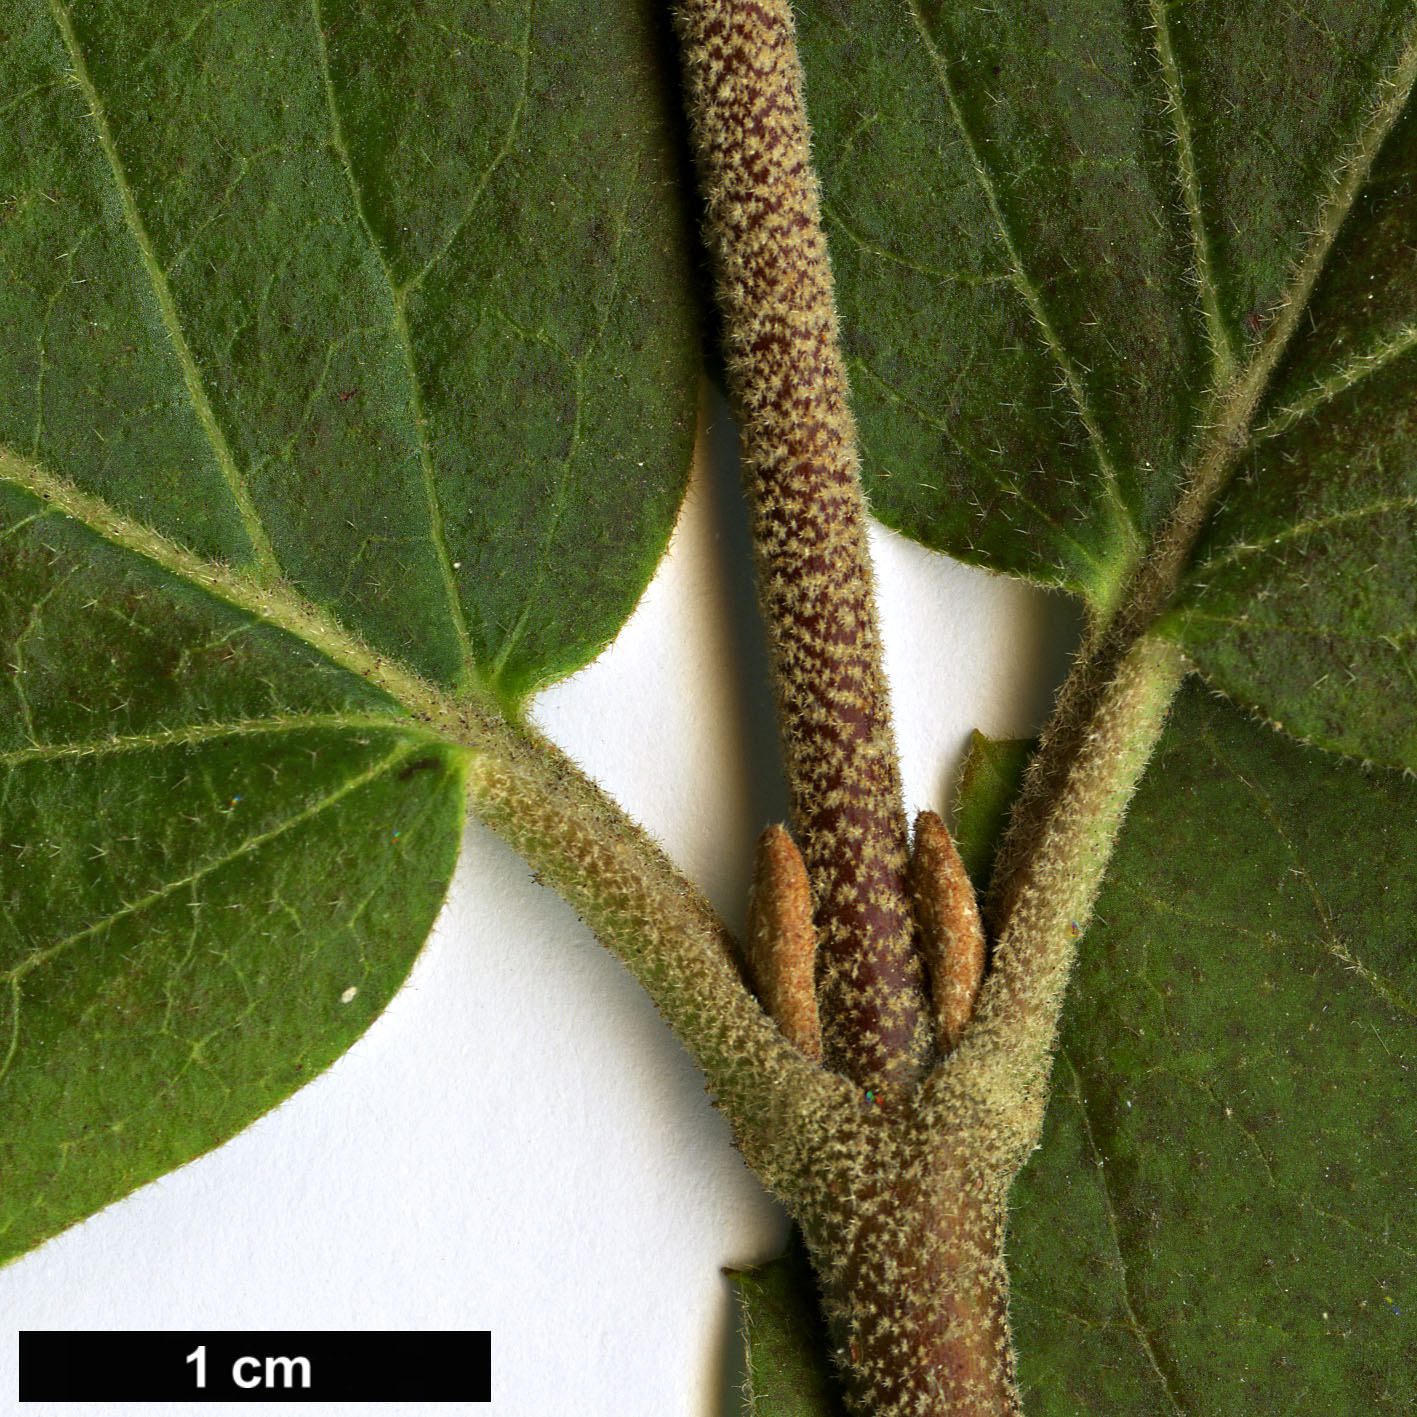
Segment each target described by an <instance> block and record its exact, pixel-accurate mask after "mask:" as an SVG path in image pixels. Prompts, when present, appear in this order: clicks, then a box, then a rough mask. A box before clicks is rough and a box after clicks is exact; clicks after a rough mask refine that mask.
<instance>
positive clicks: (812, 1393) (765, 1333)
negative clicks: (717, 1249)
mask: <svg viewBox="0 0 1417 1417" xmlns="http://www.w3.org/2000/svg"><path fill="white" fill-rule="evenodd" d="M728 1278H729V1280H730V1281H731V1282H732V1284H733V1288H734V1292H735V1293H736V1295H737V1298H738V1307H739V1312H740V1314H741V1316H742V1322H743V1346H744V1358H745V1361H746V1363H747V1369H748V1371H747V1376H746V1381H745V1382H744V1385H743V1412H744V1417H843V1408H842V1405H841V1398H840V1396H839V1395H838V1392H837V1386H836V1382H835V1379H834V1376H833V1369H832V1363H831V1341H830V1339H829V1338H828V1336H827V1330H826V1324H825V1323H824V1322H823V1320H822V1314H821V1307H820V1301H819V1300H818V1297H817V1286H816V1281H815V1280H814V1279H813V1278H812V1267H811V1264H810V1263H809V1262H808V1259H807V1251H806V1247H805V1246H804V1245H803V1243H802V1239H801V1236H800V1235H799V1233H798V1232H797V1231H796V1230H794V1231H793V1232H792V1238H791V1240H790V1241H789V1243H788V1248H787V1252H786V1253H785V1254H783V1255H781V1256H780V1257H779V1258H777V1259H775V1260H770V1261H769V1262H768V1263H767V1264H763V1265H758V1266H757V1267H756V1268H754V1269H739V1270H729V1271H728Z"/></svg>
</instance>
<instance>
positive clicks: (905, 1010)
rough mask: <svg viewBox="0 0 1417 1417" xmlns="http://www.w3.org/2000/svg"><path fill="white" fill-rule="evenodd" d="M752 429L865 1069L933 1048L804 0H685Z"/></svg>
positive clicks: (776, 639) (831, 937)
mask: <svg viewBox="0 0 1417 1417" xmlns="http://www.w3.org/2000/svg"><path fill="white" fill-rule="evenodd" d="M678 23H679V30H680V34H681V37H682V39H683V46H684V67H685V75H686V83H687V89H688V101H689V112H690V118H691V125H692V131H693V137H694V144H695V148H696V151H697V157H698V163H699V172H700V181H701V185H702V187H703V190H704V193H705V202H706V208H707V218H706V227H707V235H708V241H709V245H710V247H711V249H712V252H713V254H714V257H715V263H716V274H717V293H718V298H719V302H720V304H721V305H722V307H723V311H724V315H725V328H726V331H727V335H726V342H727V354H728V370H729V382H730V391H731V393H732V395H733V398H734V402H735V405H736V412H737V415H738V421H739V426H740V430H741V434H742V440H743V467H744V482H745V487H746V490H747V494H748V500H749V503H750V507H751V512H752V520H753V535H754V543H755V547H756V551H757V560H758V595H759V600H760V603H761V606H762V612H763V619H764V622H765V624H766V625H767V628H768V639H769V651H770V655H771V659H772V663H773V669H774V677H775V680H776V683H777V693H778V723H779V728H780V732H781V736H782V741H783V751H784V759H785V766H786V771H787V779H788V788H789V792H790V794H791V800H792V823H793V829H794V835H795V838H796V840H797V843H798V845H799V847H800V848H801V851H802V855H803V857H804V859H805V861H806V864H807V868H808V874H809V877H810V879H811V882H812V886H813V890H814V895H815V903H816V915H815V919H816V926H817V939H818V951H819V954H818V983H819V996H820V1008H821V1020H822V1042H823V1051H824V1055H825V1058H826V1061H827V1064H828V1065H829V1066H830V1067H833V1068H835V1069H838V1070H840V1071H842V1072H844V1073H846V1074H847V1075H848V1076H850V1077H852V1078H854V1079H855V1080H856V1081H857V1082H859V1083H860V1084H861V1085H862V1086H863V1087H865V1086H871V1087H875V1088H879V1087H881V1086H883V1085H885V1086H890V1085H892V1084H904V1083H908V1081H909V1080H910V1079H911V1078H912V1077H913V1076H914V1075H915V1074H916V1073H918V1071H919V1069H920V1068H921V1067H922V1066H923V1064H924V1062H925V1060H926V1058H927V1057H928V1055H929V1051H930V1034H931V1030H930V1027H929V1019H928V1013H927V1006H926V1001H925V992H924V979H923V970H922V967H921V964H920V960H919V958H918V956H917V954H916V951H915V948H914V942H913V923H912V919H911V909H910V902H909V898H908V896H907V893H906V883H905V871H906V823H905V813H904V810H903V806H902V801H901V790H900V775H899V770H898V768H897V766H896V756H895V743H894V738H893V734H892V730H891V723H890V710H889V701H888V696H887V689H886V681H885V676H884V674H883V673H882V669H881V646H880V634H879V630H878V628H877V623H876V610H875V599H874V592H873V583H872V575H871V564H870V556H869V551H868V547H867V541H866V506H865V500H864V498H863V496H862V493H861V487H860V482H859V479H858V476H857V471H858V457H857V453H856V432H855V427H854V425H853V422H852V419H851V414H850V410H849V408H848V406H847V386H846V371H845V366H844V363H843V361H842V357H841V352H840V349H839V348H838V344H837V318H836V307H835V298H834V294H833V286H832V279H831V270H830V266H829V263H828V259H827V248H826V239H825V237H824V235H823V233H822V229H821V220H820V210H819V201H818V192H817V182H816V177H815V175H814V173H813V171H812V165H811V153H810V135H809V131H808V126H807V117H806V110H805V107H804V104H803V98H802V74H801V68H800V65H799V63H798V59H797V49H796V41H795V37H794V31H793V25H792V16H791V10H790V8H789V6H788V4H787V3H786V0H756V3H734V2H733V0H690V3H688V4H686V5H684V6H683V8H682V9H681V10H680V11H679V15H678Z"/></svg>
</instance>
